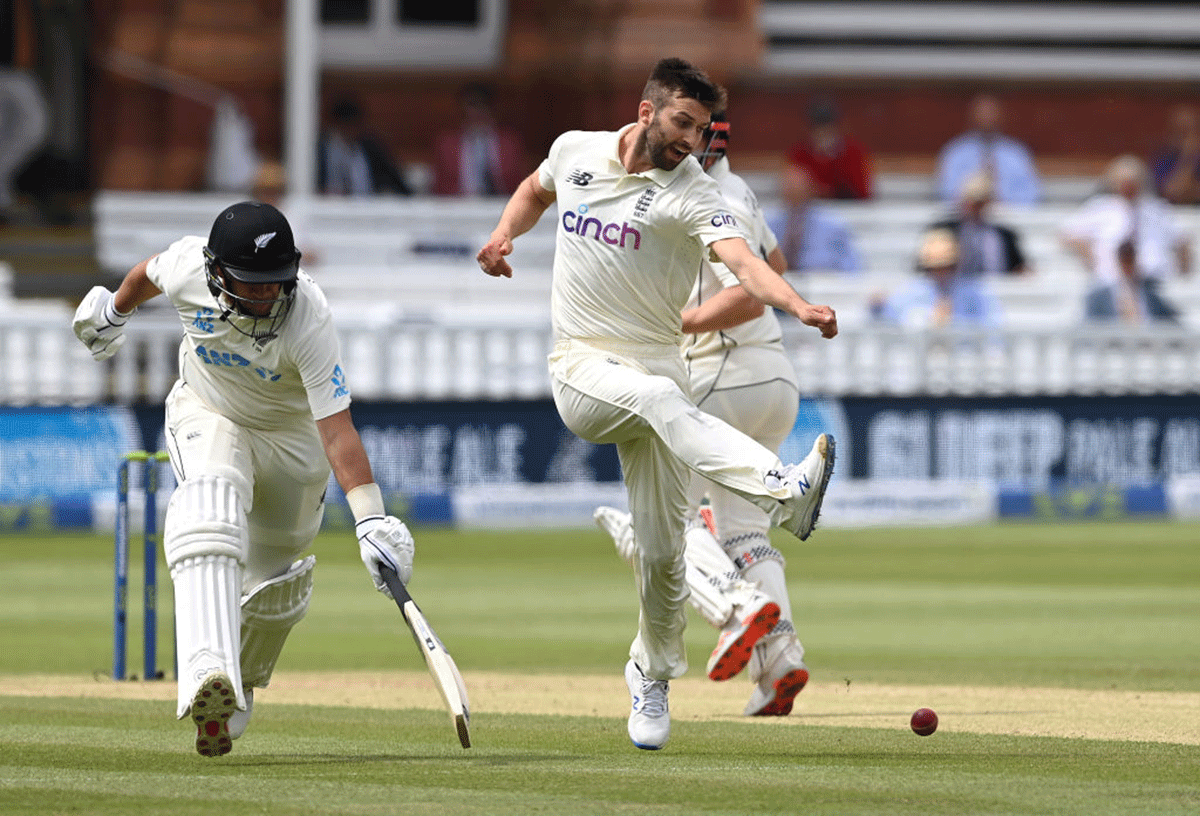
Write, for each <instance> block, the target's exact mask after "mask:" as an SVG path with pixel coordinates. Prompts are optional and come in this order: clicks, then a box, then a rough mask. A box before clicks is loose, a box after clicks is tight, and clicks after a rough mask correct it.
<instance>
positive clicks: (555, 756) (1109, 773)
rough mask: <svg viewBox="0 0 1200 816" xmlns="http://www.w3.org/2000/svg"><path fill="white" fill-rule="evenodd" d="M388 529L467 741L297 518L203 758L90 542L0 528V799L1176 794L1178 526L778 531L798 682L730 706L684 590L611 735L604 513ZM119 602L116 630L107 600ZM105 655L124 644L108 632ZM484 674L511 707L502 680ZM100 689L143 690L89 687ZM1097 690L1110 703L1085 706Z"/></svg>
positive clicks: (341, 546) (329, 806)
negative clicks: (308, 584) (220, 730)
mask: <svg viewBox="0 0 1200 816" xmlns="http://www.w3.org/2000/svg"><path fill="white" fill-rule="evenodd" d="M416 536H417V548H418V551H417V566H416V577H415V579H414V581H413V582H412V584H411V586H410V589H411V590H412V592H413V593H414V595H416V597H417V599H418V601H419V602H420V603H421V606H422V608H423V609H424V610H425V612H426V614H427V615H428V617H429V618H430V620H431V622H432V623H433V625H434V626H435V627H436V628H437V630H438V632H439V634H440V635H441V636H442V638H443V639H444V640H445V641H446V643H447V645H448V646H449V648H450V649H451V652H452V653H453V654H454V656H455V658H456V660H457V661H458V663H459V665H460V667H461V668H462V669H463V671H464V674H465V675H466V677H467V682H468V685H469V686H470V687H471V690H472V701H473V703H474V704H475V710H474V718H473V720H472V733H473V737H474V740H475V745H474V747H472V748H471V749H470V750H468V751H463V750H462V749H460V748H459V747H458V746H457V742H456V741H455V739H454V737H453V734H452V732H451V730H450V727H449V725H448V723H447V721H446V715H445V714H444V712H441V711H439V710H437V709H436V697H434V696H433V695H432V691H431V684H430V682H429V681H428V678H427V677H425V676H424V674H423V669H422V665H423V664H422V663H421V661H420V658H419V656H418V655H417V653H416V650H415V649H414V648H413V646H412V643H411V641H410V640H409V639H408V636H407V633H406V630H404V629H403V628H402V627H403V624H402V623H401V621H400V618H399V615H398V613H397V612H396V610H395V607H394V606H393V605H391V604H390V602H388V601H387V600H386V599H384V598H382V597H380V596H378V595H377V594H376V593H374V591H373V590H372V589H371V588H370V585H369V581H368V579H367V577H366V573H365V571H364V570H363V568H362V565H361V563H360V562H359V561H358V552H357V546H356V545H355V543H354V541H353V540H352V537H351V536H349V535H339V536H326V537H322V538H321V539H320V540H319V541H318V543H317V545H316V547H315V552H316V553H317V557H318V568H317V579H316V581H317V583H316V592H315V595H314V599H313V605H312V608H311V610H310V612H309V615H308V617H307V618H306V619H305V621H304V622H303V623H301V624H300V626H299V627H298V628H297V629H296V631H295V633H294V636H293V638H292V639H291V641H290V642H289V644H288V648H287V650H286V651H285V652H284V655H283V657H282V658H281V660H280V662H279V666H278V675H277V682H276V683H275V684H274V685H273V686H272V687H271V688H270V689H267V690H265V691H263V692H261V693H260V695H259V697H260V704H259V708H258V709H257V710H256V712H255V717H254V722H253V723H252V725H251V730H250V732H249V733H248V734H247V736H246V737H245V738H243V739H242V740H240V741H238V742H237V743H235V747H234V752H233V753H232V754H230V755H229V756H227V757H223V758H220V759H217V760H205V759H203V758H201V757H199V756H197V755H195V753H194V752H193V750H192V747H191V739H190V736H189V735H188V733H187V727H186V725H183V724H180V723H176V722H174V721H173V703H172V702H170V700H171V698H172V696H173V691H172V687H173V684H172V683H169V682H168V683H138V684H132V683H127V684H115V683H111V682H109V681H106V680H104V679H103V677H104V676H105V675H106V674H107V672H108V669H109V666H110V665H111V635H112V633H111V598H112V564H111V543H110V542H109V541H108V540H107V539H106V538H103V537H92V536H86V537H58V536H38V537H32V536H6V537H0V560H2V562H3V564H4V573H5V576H6V578H7V580H6V582H5V584H6V590H5V593H4V594H3V596H0V675H3V676H0V716H2V717H3V722H4V723H5V728H4V730H3V732H0V813H5V814H25V813H29V814H33V813H38V814H44V813H68V812H72V813H75V812H82V813H89V814H91V813H101V814H108V813H111V814H128V813H178V814H187V813H206V814H207V813H212V812H213V810H212V807H213V806H212V802H213V800H221V801H224V802H229V803H231V805H232V804H233V803H239V802H240V803H241V804H238V805H236V806H233V807H231V810H232V812H245V813H263V814H298V813H432V812H437V813H438V814H440V816H452V815H453V814H484V813H505V814H523V813H540V812H555V813H566V814H575V813H579V814H586V813H606V814H608V813H625V812H635V811H636V812H638V813H650V814H685V813H712V814H720V813H729V814H744V813H805V814H818V813H831V814H832V813H837V814H858V813H862V814H866V813H897V814H900V813H1031V814H1032V813H1070V814H1106V813H1113V814H1117V813H1120V814H1133V813H1155V814H1158V813H1180V814H1183V813H1196V812H1200V783H1198V782H1197V780H1198V779H1200V745H1198V744H1197V743H1200V635H1198V634H1197V632H1196V630H1197V628H1198V627H1197V622H1198V621H1200V587H1198V581H1197V576H1200V547H1198V546H1197V544H1196V542H1197V539H1198V538H1200V527H1197V526H1194V525H1183V524H1153V523H1119V524H1080V525H1074V526H1044V525H1029V526H1025V525H1004V526H996V527H979V528H956V529H935V530H883V531H881V530H873V531H844V530H824V531H820V532H819V533H818V534H817V535H815V536H814V537H813V538H812V539H811V540H810V541H809V542H806V543H804V544H800V543H799V542H795V541H794V540H791V539H787V538H786V537H781V538H780V539H779V540H777V542H776V543H777V545H778V546H779V547H780V548H781V549H782V550H783V551H784V553H785V554H786V555H787V556H788V557H789V559H790V562H791V563H790V567H789V571H788V572H789V579H790V588H791V591H792V598H793V607H794V609H795V612H796V619H797V623H798V628H799V629H800V632H801V636H802V638H803V640H804V643H805V646H806V649H807V659H808V661H809V664H810V667H811V668H812V670H813V684H812V685H811V687H810V689H808V690H806V691H805V692H804V693H802V694H801V696H800V697H799V698H798V700H797V706H796V711H795V712H794V714H793V716H792V717H789V718H786V719H782V720H775V719H771V720H758V719H755V720H745V719H743V718H740V717H739V716H737V715H739V714H740V711H741V706H742V704H744V700H745V698H746V696H748V692H749V686H748V683H746V682H745V681H744V680H743V679H741V678H736V679H735V680H733V681H730V682H729V683H723V684H713V683H708V682H707V681H704V680H703V679H702V678H701V677H700V675H701V674H702V672H703V665H704V661H705V659H706V657H707V652H708V649H709V648H711V644H712V641H713V632H712V630H711V629H710V628H709V627H708V626H707V624H704V623H703V622H702V621H701V620H700V619H699V618H698V617H696V616H694V615H693V616H692V618H691V625H690V627H689V630H688V644H689V656H690V659H691V661H692V665H693V669H692V671H691V672H690V674H689V676H688V677H687V678H684V679H683V680H681V681H679V682H677V683H676V685H675V687H674V688H675V693H674V694H673V696H672V704H673V714H674V715H675V719H676V724H675V728H674V729H673V733H672V738H671V742H670V744H669V745H668V746H667V748H666V750H664V751H662V752H642V751H637V750H636V749H634V748H632V746H630V744H629V742H628V739H627V737H626V736H625V729H624V718H623V716H622V711H623V710H624V709H625V708H626V707H627V703H628V701H627V697H626V696H625V694H624V691H623V689H622V688H621V685H622V684H621V683H620V676H619V675H620V670H621V666H622V665H623V663H624V660H625V655H626V652H627V649H628V644H629V640H630V639H631V637H632V634H633V627H634V624H635V620H636V617H635V616H636V612H635V610H634V605H633V604H634V595H633V587H632V577H631V574H630V573H629V570H628V568H627V567H626V566H625V565H624V564H623V563H622V562H621V561H620V560H619V559H618V558H617V556H616V555H615V553H614V551H613V549H612V545H611V543H610V542H608V540H607V539H606V538H605V537H603V536H602V535H601V534H600V533H599V532H591V531H586V530H585V531H566V532H545V531H539V532H523V533H516V532H514V533H507V532H506V533H495V532H487V533H483V532H469V533H468V532H451V531H438V530H418V531H416ZM164 572H165V570H164ZM137 577H138V571H137V570H135V571H134V575H133V576H131V579H130V584H131V589H133V592H131V595H132V596H134V597H135V598H136V596H137V590H136V589H134V582H135V580H136V578H137ZM160 591H161V592H162V594H163V595H164V596H166V597H165V598H164V601H163V604H162V606H163V608H164V609H169V585H164V586H162V587H161V588H160ZM131 617H132V618H133V619H134V620H135V626H134V627H133V631H132V632H131V643H134V644H136V640H137V637H138V630H137V626H136V620H137V619H138V618H140V608H137V607H134V606H133V604H132V602H131ZM160 627H161V629H162V630H164V631H163V632H162V637H161V638H160V641H161V648H160V651H161V652H162V654H164V655H166V656H167V657H168V658H169V656H170V653H171V652H170V648H171V636H170V631H169V630H170V627H169V623H168V621H167V616H166V615H164V616H163V620H162V621H160ZM129 663H130V668H131V671H138V672H140V670H141V669H140V653H139V651H138V650H137V648H131V649H130V658H129ZM347 672H349V673H350V674H345V673H347ZM356 672H357V673H366V675H365V676H369V677H378V678H381V679H379V680H378V681H377V682H374V683H373V684H372V687H373V695H374V696H369V697H359V696H356V695H357V692H355V688H356V686H355V683H356V682H358V681H357V680H356V679H355V678H356V677H360V675H356V674H354V673H356ZM371 673H374V674H371ZM38 675H55V676H57V677H55V678H41V677H36V676H38ZM93 675H96V676H97V677H98V678H99V679H96V680H93V679H92V676H93ZM531 675H533V676H531ZM322 677H324V678H328V680H327V682H325V683H323V684H322V683H320V682H315V684H310V683H313V678H322ZM572 678H575V679H572ZM60 681H61V682H60ZM302 681H303V682H302ZM306 684H310V685H306ZM614 684H615V685H614ZM407 685H419V686H421V688H420V690H419V693H418V692H411V693H410V690H409V689H408V687H407ZM501 685H507V686H509V687H511V689H513V690H520V689H526V690H527V691H536V694H534V695H533V696H534V698H535V701H536V702H539V703H540V707H539V706H537V705H526V704H522V706H516V705H515V704H514V705H512V706H509V705H508V704H507V703H505V702H502V700H507V699H508V698H505V697H503V696H502V695H498V694H497V693H496V690H495V689H494V688H493V686H501ZM31 687H32V689H33V690H32V691H31ZM972 689H979V690H983V689H987V690H989V692H997V693H998V692H1003V691H1004V690H1006V689H1007V690H1008V695H1009V696H1008V697H993V698H988V699H1004V700H1006V701H1007V700H1016V701H1020V702H1021V703H1022V704H1021V705H1009V704H1008V703H1007V702H1005V703H1002V704H999V705H997V704H992V703H984V702H977V701H976V697H975V696H973V695H972V693H971V691H972ZM1055 690H1058V691H1059V692H1061V693H1060V695H1059V696H1060V697H1061V696H1064V695H1069V696H1071V697H1072V699H1076V700H1079V701H1084V702H1087V701H1091V703H1092V704H1093V705H1092V707H1090V708H1089V707H1087V706H1082V707H1080V708H1078V709H1068V710H1067V711H1068V713H1067V716H1068V718H1069V717H1070V716H1071V714H1070V712H1073V711H1078V712H1079V713H1078V714H1077V715H1074V716H1076V717H1077V719H1078V721H1077V722H1076V723H1067V725H1066V726H1063V725H1051V724H1049V723H1050V721H1051V719H1052V718H1051V716H1050V714H1051V709H1052V708H1053V706H1052V705H1051V704H1050V703H1048V702H1042V700H1043V698H1042V697H1040V696H1038V695H1041V694H1043V693H1046V694H1048V695H1050V694H1053V693H1054V692H1055ZM128 693H133V694H144V695H145V696H147V697H148V698H149V699H147V700H135V699H113V698H114V697H116V696H117V695H118V694H128ZM47 695H48V696H47ZM273 695H274V696H273ZM306 695H307V696H306ZM871 695H874V696H871ZM937 695H941V696H937ZM980 699H983V698H980ZM1046 699H1049V698H1046ZM301 700H302V702H301ZM430 700H432V701H433V702H432V703H430V702H429V701H430ZM864 700H869V703H867V706H868V707H867V708H866V709H863V708H861V706H862V705H863V701H864ZM806 701H807V703H806ZM931 703H936V704H935V705H934V707H935V708H938V710H939V711H940V712H941V714H942V718H943V725H942V727H941V728H940V729H939V730H938V732H937V733H936V734H935V735H933V736H932V737H928V738H920V737H916V736H915V735H913V734H912V733H911V732H909V731H908V730H907V728H906V717H907V712H908V711H911V710H912V709H913V708H916V707H918V706H920V705H926V704H931ZM806 705H807V708H806ZM1138 705H1141V706H1143V708H1141V709H1139V708H1138V707H1137V706H1138ZM1163 709H1165V710H1163ZM1139 712H1140V713H1139ZM1150 714H1159V715H1162V716H1163V717H1164V721H1163V726H1162V728H1161V729H1158V728H1157V726H1155V725H1153V724H1151V725H1150V726H1149V728H1150V730H1147V726H1146V724H1145V723H1142V730H1140V731H1138V730H1136V729H1133V730H1131V732H1130V733H1129V734H1127V735H1124V736H1122V732H1121V729H1120V728H1119V725H1120V721H1121V720H1122V718H1123V717H1130V718H1133V719H1138V720H1141V719H1144V718H1145V717H1147V716H1149V715H1150ZM581 715H584V716H581ZM586 715H591V716H586ZM1059 716H1060V718H1061V716H1062V713H1061V712H1059ZM1005 718H1007V719H1005ZM1101 718H1107V719H1109V720H1111V721H1112V722H1110V723H1109V724H1110V725H1115V726H1116V727H1114V728H1110V729H1107V730H1105V729H1093V726H1094V725H1098V722H1097V721H1098V720H1099V719H1101ZM1010 721H1011V722H1013V723H1015V725H1014V726H1012V727H1011V728H1009V727H1008V726H1007V725H1005V726H1003V727H997V723H1007V722H1010ZM1043 721H1044V722H1043ZM1039 724H1045V725H1046V727H1045V728H1044V729H1042V730H1041V731H1039V730H1038V729H1037V726H1038V725H1039ZM1022 725H1025V726H1032V728H1031V729H1029V730H1028V732H1027V733H1023V732H1022V729H1021V726H1022ZM1071 725H1074V726H1077V727H1076V728H1071V727H1070V726H1071ZM1006 730H1007V731H1009V732H1010V733H1005V732H1004V731H1006ZM1035 733H1062V734H1071V735H1072V736H1070V737H1065V736H1060V737H1049V736H1033V735H1031V734H1035ZM1096 734H1102V735H1103V738H1096V737H1095V735H1096Z"/></svg>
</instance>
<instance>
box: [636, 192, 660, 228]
mask: <svg viewBox="0 0 1200 816" xmlns="http://www.w3.org/2000/svg"><path fill="white" fill-rule="evenodd" d="M656 195H658V188H657V187H647V188H646V189H645V190H643V191H642V194H641V195H640V196H638V200H637V201H636V202H635V203H634V205H633V218H634V220H635V221H644V220H646V214H647V213H648V212H650V203H651V202H652V201H654V196H656Z"/></svg>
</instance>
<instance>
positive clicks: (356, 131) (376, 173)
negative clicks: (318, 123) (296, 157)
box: [317, 97, 412, 196]
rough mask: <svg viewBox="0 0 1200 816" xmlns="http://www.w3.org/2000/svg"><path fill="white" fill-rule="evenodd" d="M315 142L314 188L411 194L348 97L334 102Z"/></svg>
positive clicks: (327, 191)
mask: <svg viewBox="0 0 1200 816" xmlns="http://www.w3.org/2000/svg"><path fill="white" fill-rule="evenodd" d="M329 120H330V121H329V127H328V129H326V130H324V131H322V133H321V134H320V137H319V139H318V144H317V191H318V192H320V193H323V194H325V195H341V196H370V195H389V194H390V195H412V189H411V188H410V187H409V185H408V182H407V181H406V180H405V179H404V176H403V174H402V173H401V172H400V169H399V168H398V167H397V166H396V164H395V162H393V161H392V158H391V156H389V155H388V152H387V150H386V149H385V148H384V146H383V145H382V144H381V143H380V142H379V140H378V139H377V138H376V137H375V136H374V135H373V134H372V133H371V132H370V131H369V129H368V127H367V123H366V119H365V117H364V116H363V111H362V108H361V107H360V106H359V104H358V102H357V101H356V100H355V99H353V98H351V97H342V98H340V99H338V100H337V101H336V102H334V104H333V107H332V108H331V109H330V114H329Z"/></svg>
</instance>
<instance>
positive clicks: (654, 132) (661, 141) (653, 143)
mask: <svg viewBox="0 0 1200 816" xmlns="http://www.w3.org/2000/svg"><path fill="white" fill-rule="evenodd" d="M642 136H643V138H644V139H645V142H646V153H647V155H649V157H650V163H651V164H653V165H654V166H655V167H657V168H658V169H659V170H674V169H675V168H676V167H678V166H679V163H680V162H682V161H683V159H686V158H687V156H684V157H683V158H681V159H673V158H671V157H670V156H668V155H667V150H668V149H669V148H670V147H671V145H670V144H669V143H668V142H667V139H666V136H665V134H664V133H663V129H662V127H661V126H660V125H659V124H658V117H657V116H656V117H655V118H654V119H653V120H651V122H650V124H649V126H648V127H647V128H646V132H645V133H644V134H642Z"/></svg>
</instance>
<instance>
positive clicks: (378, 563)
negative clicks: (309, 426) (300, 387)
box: [317, 408, 416, 598]
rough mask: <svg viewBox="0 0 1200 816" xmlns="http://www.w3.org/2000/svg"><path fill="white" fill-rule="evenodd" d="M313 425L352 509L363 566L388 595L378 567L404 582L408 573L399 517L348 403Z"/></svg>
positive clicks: (410, 548)
mask: <svg viewBox="0 0 1200 816" xmlns="http://www.w3.org/2000/svg"><path fill="white" fill-rule="evenodd" d="M317 431H318V432H319V433H320V435H321V444H322V445H323V446H324V448H325V456H326V457H327V458H328V459H329V466H330V467H331V468H333V476H334V478H335V479H337V481H338V484H339V485H341V488H342V490H343V492H345V494H346V502H347V503H348V504H349V505H350V512H351V513H353V514H354V533H355V535H356V536H357V537H358V551H359V556H360V557H361V558H362V562H363V566H365V567H366V568H367V572H368V574H370V576H371V582H372V583H373V584H375V588H376V589H377V590H379V591H380V592H382V593H383V594H384V595H387V596H388V597H389V598H391V597H392V592H391V590H390V589H389V588H388V585H387V582H386V581H385V580H384V578H383V575H382V573H381V572H380V567H383V566H387V567H390V568H391V569H392V570H393V571H394V572H395V573H396V574H397V575H398V576H399V577H400V581H401V582H402V583H404V584H407V583H408V582H409V579H411V578H412V570H413V555H414V552H415V549H416V545H415V544H414V543H413V537H412V534H411V533H409V531H408V527H407V526H406V525H405V524H404V522H403V521H401V520H400V519H398V518H396V517H395V516H389V515H388V514H387V511H386V509H385V508H384V505H383V492H382V491H381V490H380V489H379V485H377V484H376V483H375V477H374V476H373V475H372V474H371V463H370V461H369V460H368V459H367V452H366V450H365V449H364V448H363V444H362V438H361V437H359V435H358V429H357V428H355V427H354V422H353V420H352V419H351V418H350V409H349V408H347V409H346V410H344V411H339V412H337V413H336V414H333V415H331V416H327V417H325V418H324V419H318V420H317Z"/></svg>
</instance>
